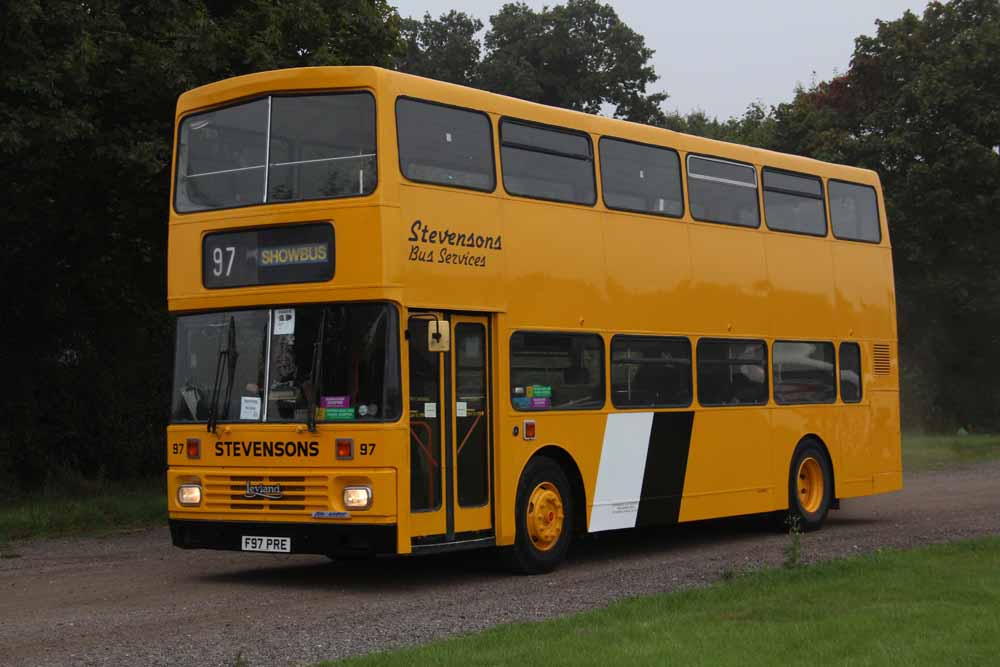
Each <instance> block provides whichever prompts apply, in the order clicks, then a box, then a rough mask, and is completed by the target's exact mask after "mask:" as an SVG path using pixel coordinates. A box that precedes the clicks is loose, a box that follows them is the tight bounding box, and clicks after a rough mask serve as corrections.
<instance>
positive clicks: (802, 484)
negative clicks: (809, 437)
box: [798, 456, 824, 514]
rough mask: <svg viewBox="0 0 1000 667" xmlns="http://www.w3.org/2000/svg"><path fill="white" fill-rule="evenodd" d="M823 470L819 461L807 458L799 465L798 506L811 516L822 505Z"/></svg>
mask: <svg viewBox="0 0 1000 667" xmlns="http://www.w3.org/2000/svg"><path fill="white" fill-rule="evenodd" d="M823 484H824V481H823V468H822V466H820V464H819V461H817V460H816V459H814V458H813V457H811V456H809V457H807V458H805V459H803V460H802V463H800V464H799V479H798V490H799V506H800V507H801V508H802V509H803V510H805V511H806V512H809V513H810V514H813V513H814V512H817V511H819V508H820V505H822V504H823V491H824V489H823Z"/></svg>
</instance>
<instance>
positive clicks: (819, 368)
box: [773, 341, 837, 404]
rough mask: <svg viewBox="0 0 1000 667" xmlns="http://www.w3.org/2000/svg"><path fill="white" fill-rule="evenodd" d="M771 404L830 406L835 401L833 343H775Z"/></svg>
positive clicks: (835, 385)
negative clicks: (818, 404) (772, 401)
mask: <svg viewBox="0 0 1000 667" xmlns="http://www.w3.org/2000/svg"><path fill="white" fill-rule="evenodd" d="M773 356H774V362H773V363H774V371H773V372H774V400H775V402H777V403H783V404H789V403H833V401H834V400H836V397H837V384H836V382H837V380H836V377H835V374H834V358H833V343H813V342H805V341H797V342H781V341H779V342H776V343H775V344H774V348H773Z"/></svg>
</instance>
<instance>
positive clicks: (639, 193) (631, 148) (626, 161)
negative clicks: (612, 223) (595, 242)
mask: <svg viewBox="0 0 1000 667" xmlns="http://www.w3.org/2000/svg"><path fill="white" fill-rule="evenodd" d="M600 149H601V187H602V189H603V192H604V203H605V205H607V207H608V208H617V209H623V210H626V211H639V212H642V213H653V214H657V215H669V216H679V215H681V214H682V213H683V212H684V204H683V200H682V196H681V161H680V158H679V157H678V156H677V152H676V151H673V150H670V149H668V148H657V147H654V146H642V145H639V144H634V143H631V142H627V141H618V140H616V139H608V138H606V137H605V138H602V139H601V142H600Z"/></svg>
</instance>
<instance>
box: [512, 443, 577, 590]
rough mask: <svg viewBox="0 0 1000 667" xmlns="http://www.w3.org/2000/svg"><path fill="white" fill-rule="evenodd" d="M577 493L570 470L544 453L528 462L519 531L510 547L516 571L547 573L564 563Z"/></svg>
mask: <svg viewBox="0 0 1000 667" xmlns="http://www.w3.org/2000/svg"><path fill="white" fill-rule="evenodd" d="M573 511H574V507H573V495H572V493H571V491H570V486H569V480H568V479H567V478H566V473H564V472H563V469H562V468H561V467H560V466H559V464H558V463H556V462H555V461H553V460H552V459H550V458H547V457H544V456H537V457H535V458H533V459H532V460H531V461H529V462H528V465H527V466H525V468H524V472H522V473H521V479H520V481H519V482H518V484H517V507H516V508H515V517H516V519H517V533H516V537H515V539H514V546H513V547H511V548H510V549H509V550H508V553H507V556H508V562H509V564H510V566H511V567H512V568H513V570H514V571H515V572H519V573H522V574H543V573H545V572H551V571H552V570H554V569H555V568H556V566H557V565H559V563H560V562H562V560H563V558H565V556H566V551H567V550H568V549H569V543H570V541H571V539H572V527H573Z"/></svg>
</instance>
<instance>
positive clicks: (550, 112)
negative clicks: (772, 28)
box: [177, 66, 879, 185]
mask: <svg viewBox="0 0 1000 667" xmlns="http://www.w3.org/2000/svg"><path fill="white" fill-rule="evenodd" d="M331 88H368V89H371V90H373V91H375V92H376V94H377V95H379V94H381V95H385V94H386V93H389V94H391V95H392V96H393V97H395V96H396V95H407V96H413V97H419V98H424V99H430V100H434V101H438V102H442V103H445V104H452V105H455V106H461V107H467V108H473V109H478V110H480V111H485V112H488V113H492V114H497V115H503V116H512V117H516V118H525V119H529V120H532V121H535V122H539V123H545V124H550V125H557V126H561V127H566V128H571V129H576V130H581V131H584V132H588V133H590V134H594V135H602V136H613V137H618V138H622V139H628V140H630V141H637V142H642V143H649V144H655V145H662V146H667V147H670V148H675V149H679V150H683V151H685V152H693V153H705V152H707V153H711V154H719V155H720V156H725V157H728V158H731V159H736V160H742V161H744V162H750V163H754V164H765V165H767V166H772V167H775V168H778V169H787V170H789V171H807V172H813V173H817V172H818V173H822V174H823V175H825V176H828V177H832V178H837V177H840V178H845V179H850V180H853V181H857V182H860V183H865V184H868V185H878V184H879V180H878V174H876V173H875V172H874V171H872V170H869V169H861V168H858V167H851V166H847V165H841V164H836V163H831V162H824V161H822V160H815V159H813V158H808V157H802V156H799V155H793V154H789V153H780V152H777V151H772V150H767V149H763V148H754V147H751V146H745V145H742V144H735V143H731V142H727V141H721V140H718V139H709V138H705V137H698V136H695V135H690V134H685V133H681V132H675V131H673V130H668V129H666V128H661V127H655V126H652V125H643V124H641V123H634V122H631V121H626V120H620V119H617V118H607V117H605V116H598V115H595V114H589V113H584V112H582V111H574V110H571V109H561V108H558V107H552V106H548V105H545V104H539V103H537V102H529V101H526V100H521V99H518V98H515V97H509V96H506V95H500V94H497V93H491V92H487V91H484V90H479V89H477V88H470V87H467V86H461V85H458V84H453V83H446V82H444V81H437V80H434V79H428V78H425V77H420V76H415V75H412V74H404V73H402V72H395V71H392V70H387V69H383V68H381V67H369V66H338V67H299V68H291V69H283V70H272V71H267V72H258V73H255V74H246V75H243V76H238V77H233V78H230V79H225V80H222V81H217V82H214V83H210V84H207V85H204V86H200V87H198V88H194V89H192V90H189V91H187V92H185V93H183V94H182V95H181V96H180V97H179V98H178V101H177V120H180V118H181V117H182V116H184V115H186V114H188V113H190V112H192V111H195V110H199V109H204V108H208V107H212V106H216V105H219V104H223V103H227V102H232V101H233V100H238V99H244V98H249V97H254V96H257V95H261V94H264V93H268V92H306V91H316V90H329V89H331Z"/></svg>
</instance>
